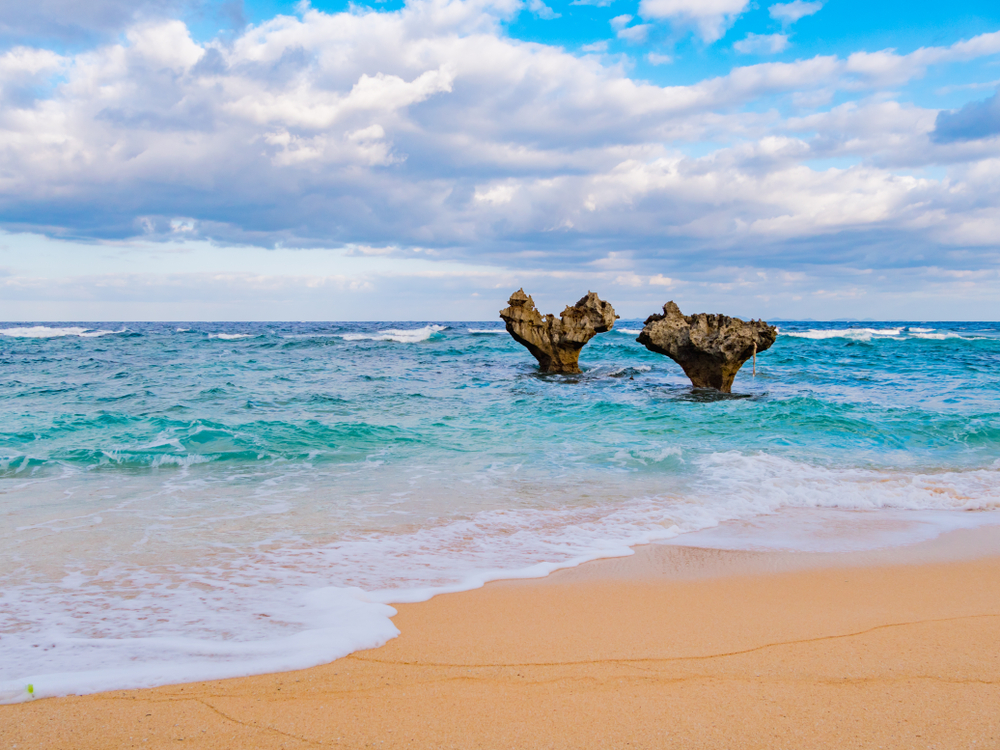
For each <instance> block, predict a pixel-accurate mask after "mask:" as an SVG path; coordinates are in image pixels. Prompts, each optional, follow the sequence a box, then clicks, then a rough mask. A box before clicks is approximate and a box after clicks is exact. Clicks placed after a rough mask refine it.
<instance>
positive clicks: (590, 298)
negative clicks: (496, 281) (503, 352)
mask: <svg viewBox="0 0 1000 750" xmlns="http://www.w3.org/2000/svg"><path fill="white" fill-rule="evenodd" d="M507 304H508V305H509V307H505V308H504V309H503V310H501V311H500V317H501V318H502V319H503V322H504V323H506V324H507V332H508V333H509V334H510V335H511V336H513V337H514V340H515V341H516V342H517V343H519V344H521V345H522V346H525V347H527V349H528V351H529V352H531V353H532V354H533V355H535V359H537V360H538V366H539V367H540V368H541V369H542V371H543V372H565V373H575V372H580V365H579V359H580V350H581V349H583V347H584V346H585V345H586V343H587V342H588V341H590V340H591V339H592V338H594V336H596V335H597V334H599V333H605V332H606V331H610V330H611V329H612V328H613V327H614V325H615V320H617V318H618V316H617V315H615V309H614V308H613V307H612V306H611V305H610V304H609V303H607V302H605V301H604V300H602V299H601V298H600V297H598V296H597V295H596V294H594V293H593V292H587V296H586V297H584V298H583V299H581V300H580V301H579V302H577V303H576V304H575V305H573V306H572V307H570V306H568V305H567V306H566V309H565V310H563V311H562V315H560V316H559V318H556V316H555V315H542V314H541V313H540V312H538V310H536V309H535V301H534V300H533V299H531V297H529V296H528V295H527V294H525V293H524V289H518V290H517V291H516V292H514V293H513V294H512V295H510V300H508V302H507Z"/></svg>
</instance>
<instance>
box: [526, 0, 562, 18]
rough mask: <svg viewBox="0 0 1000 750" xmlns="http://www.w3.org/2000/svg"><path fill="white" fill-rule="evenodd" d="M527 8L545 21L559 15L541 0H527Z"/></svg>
mask: <svg viewBox="0 0 1000 750" xmlns="http://www.w3.org/2000/svg"><path fill="white" fill-rule="evenodd" d="M528 10H530V11H531V12H532V13H534V14H535V15H536V16H538V17H539V18H543V19H545V20H546V21H551V20H552V19H553V18H559V17H560V15H561V14H560V13H556V12H555V11H554V10H552V8H550V7H549V6H548V5H546V4H545V3H544V2H542V0H528Z"/></svg>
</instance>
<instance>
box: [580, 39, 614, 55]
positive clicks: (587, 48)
mask: <svg viewBox="0 0 1000 750" xmlns="http://www.w3.org/2000/svg"><path fill="white" fill-rule="evenodd" d="M580 50H581V51H583V52H597V53H602V52H607V51H608V43H607V41H600V42H594V43H593V44H585V45H583V46H582V47H580Z"/></svg>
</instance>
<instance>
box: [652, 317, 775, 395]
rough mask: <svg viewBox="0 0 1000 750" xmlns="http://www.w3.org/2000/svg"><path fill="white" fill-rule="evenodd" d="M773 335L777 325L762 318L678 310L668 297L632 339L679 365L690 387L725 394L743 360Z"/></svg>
mask: <svg viewBox="0 0 1000 750" xmlns="http://www.w3.org/2000/svg"><path fill="white" fill-rule="evenodd" d="M777 338H778V329H777V328H775V327H774V326H771V325H768V324H767V323H765V322H764V321H763V320H751V321H750V322H749V323H745V322H744V321H742V320H740V319H739V318H730V317H729V316H728V315H709V314H707V313H699V314H698V315H684V314H683V313H681V311H680V308H678V307H677V305H676V304H674V303H673V302H668V303H667V304H665V305H664V306H663V315H650V316H649V317H648V318H646V325H645V326H644V327H643V329H642V333H640V334H639V338H637V339H636V341H638V342H639V343H640V344H642V345H643V346H645V347H646V348H647V349H649V350H650V351H651V352H656V353H657V354H666V355H667V356H668V357H670V359H672V360H673V361H674V362H676V363H677V364H679V365H680V366H681V368H683V370H684V374H685V375H687V376H688V377H689V378H690V379H691V384H692V385H693V386H694V387H695V388H716V389H718V390H720V391H722V392H723V393H729V392H730V391H731V390H732V387H733V379H734V378H735V377H736V373H737V372H739V369H740V368H741V367H742V366H743V363H744V362H746V361H747V360H748V359H750V357H752V356H754V353H755V352H762V351H764V350H765V349H768V348H770V346H771V344H773V343H774V341H775V339H777ZM755 345H756V349H755V348H754V347H755Z"/></svg>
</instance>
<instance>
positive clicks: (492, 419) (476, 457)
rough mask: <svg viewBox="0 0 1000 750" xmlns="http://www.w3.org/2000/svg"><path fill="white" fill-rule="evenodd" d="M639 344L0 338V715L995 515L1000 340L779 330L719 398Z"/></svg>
mask: <svg viewBox="0 0 1000 750" xmlns="http://www.w3.org/2000/svg"><path fill="white" fill-rule="evenodd" d="M640 327H641V323H639V322H638V321H619V323H618V324H617V327H616V330H615V331H612V332H610V333H608V334H604V335H601V336H598V337H597V338H595V339H594V340H593V341H592V342H591V343H590V344H589V345H588V346H587V347H586V348H585V349H584V351H583V356H582V357H581V364H582V366H583V368H584V370H585V372H584V373H583V374H582V375H579V376H545V375H540V374H538V372H537V370H536V368H535V366H534V361H533V360H532V359H531V357H530V356H529V355H528V354H527V352H526V350H524V349H523V348H521V347H520V346H518V345H517V344H516V343H514V342H513V340H512V339H511V338H510V337H509V336H507V335H506V333H504V332H503V329H502V327H501V325H500V324H499V323H493V322H488V323H478V322H475V323H445V322H428V323H366V324H318V323H298V324H260V323H244V324H207V323H205V324H193V323H184V324H135V323H128V324H108V323H102V324H100V325H96V324H93V325H88V324H86V323H67V324H61V325H55V324H44V325H42V324H37V325H35V324H0V363H2V365H3V366H2V370H0V373H2V374H0V415H2V420H0V509H2V510H0V541H2V545H0V575H2V579H3V585H2V588H0V700H6V701H10V700H21V699H24V698H25V697H26V695H27V694H26V693H25V686H26V685H27V684H28V683H31V684H32V685H33V688H34V691H35V695H52V694H60V693H65V692H69V691H88V690H97V689H102V688H115V687H125V686H138V685H150V684H157V683H163V682H175V681H181V680H192V679H208V678H214V677H223V676H229V675H238V674H247V673H250V672H260V671H270V670H278V669H291V668H296V667H303V666H309V665H312V664H317V663H322V662H325V661H329V660H331V659H333V658H336V657H338V656H341V655H344V654H346V653H349V652H350V651H352V650H355V649H357V648H363V647H370V646H374V645H377V644H379V643H381V642H384V641H385V640H386V639H388V638H390V637H392V636H393V635H394V634H395V632H396V631H395V628H394V627H393V625H392V623H391V622H390V621H389V620H388V615H389V614H391V609H390V608H389V607H387V606H386V604H385V603H386V602H394V601H412V600H415V599H419V598H423V597H426V596H428V595H430V594H431V593H433V592H435V591H443V590H458V589H462V588H469V587H472V586H475V585H479V584H480V583H481V582H482V581H485V580H489V579H491V578H497V577H501V576H515V575H542V574H544V573H545V572H547V571H549V570H552V569H554V568H556V567H562V566H567V565H573V564H576V563H578V562H580V561H583V560H587V559H593V558H595V557H605V556H612V555H622V554H628V553H629V548H630V546H631V545H634V544H638V543H642V542H648V541H655V540H663V539H670V538H673V537H676V536H677V535H679V534H682V533H685V532H692V531H696V530H699V529H706V528H711V527H714V526H715V525H716V524H718V523H719V522H721V521H725V520H731V519H752V518H756V517H759V516H761V515H762V514H769V513H774V512H775V511H777V510H780V509H783V508H806V509H808V508H821V509H826V508H853V509H870V510H875V509H890V510H891V511H892V512H893V513H895V512H897V511H904V510H920V511H935V512H937V513H936V514H935V513H932V514H930V516H927V517H930V518H941V519H944V518H945V517H946V516H950V517H952V518H953V519H954V517H955V514H959V515H967V514H964V513H963V512H964V511H986V513H987V515H988V516H989V517H990V518H992V517H993V516H992V514H993V513H994V512H995V511H996V510H998V509H1000V458H998V457H1000V377H998V375H997V373H998V371H1000V325H998V324H995V323H958V324H956V323H924V322H921V323H916V322H914V323H908V322H902V323H879V324H871V323H865V324H858V325H856V326H851V325H849V324H844V323H835V324H820V323H801V324H794V323H781V324H779V328H780V330H781V335H780V336H779V338H778V341H777V343H776V344H775V345H774V347H772V348H771V349H770V350H769V351H767V352H765V353H762V354H761V355H760V356H759V358H758V365H757V376H756V377H751V373H750V367H749V365H747V366H746V367H744V369H743V371H741V373H740V375H739V376H738V377H737V380H736V385H735V386H734V391H736V393H735V394H734V395H733V396H731V397H724V396H720V395H718V394H713V393H707V392H700V391H692V390H691V388H690V387H689V384H688V382H687V380H686V379H685V378H684V376H683V374H682V373H681V372H680V369H679V368H678V367H677V366H676V365H674V363H672V362H671V361H670V360H668V359H666V358H664V357H660V356H658V355H654V354H651V353H650V352H647V351H646V350H645V349H644V348H643V347H641V346H640V345H639V344H637V343H636V342H635V335H636V331H637V330H638V329H639V328H640ZM945 511H948V512H945ZM975 515H976V516H982V514H975ZM998 516H1000V514H998ZM983 517H986V516H983ZM956 523H959V522H958V521H954V520H952V521H946V520H942V521H941V523H940V524H939V526H940V528H941V529H942V530H943V529H945V528H951V527H954V526H955V524H956ZM964 523H965V521H964V520H963V521H961V523H959V525H961V524H964ZM912 527H913V528H919V529H920V530H921V531H920V534H921V535H923V537H926V535H927V533H934V532H928V531H927V529H928V528H932V529H933V528H938V526H936V525H935V524H934V523H931V524H930V525H929V526H928V524H927V523H924V522H923V521H921V522H920V523H918V524H912ZM912 538H914V537H913V536H912V535H909V536H908V535H907V534H905V533H901V534H895V535H894V536H892V538H891V539H888V538H887V540H886V541H885V542H884V543H886V544H896V543H905V542H906V541H907V540H911V539H912ZM761 539H762V540H763V536H762V537H761ZM761 543H762V544H765V543H766V542H764V541H761ZM879 543H882V542H879Z"/></svg>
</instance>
